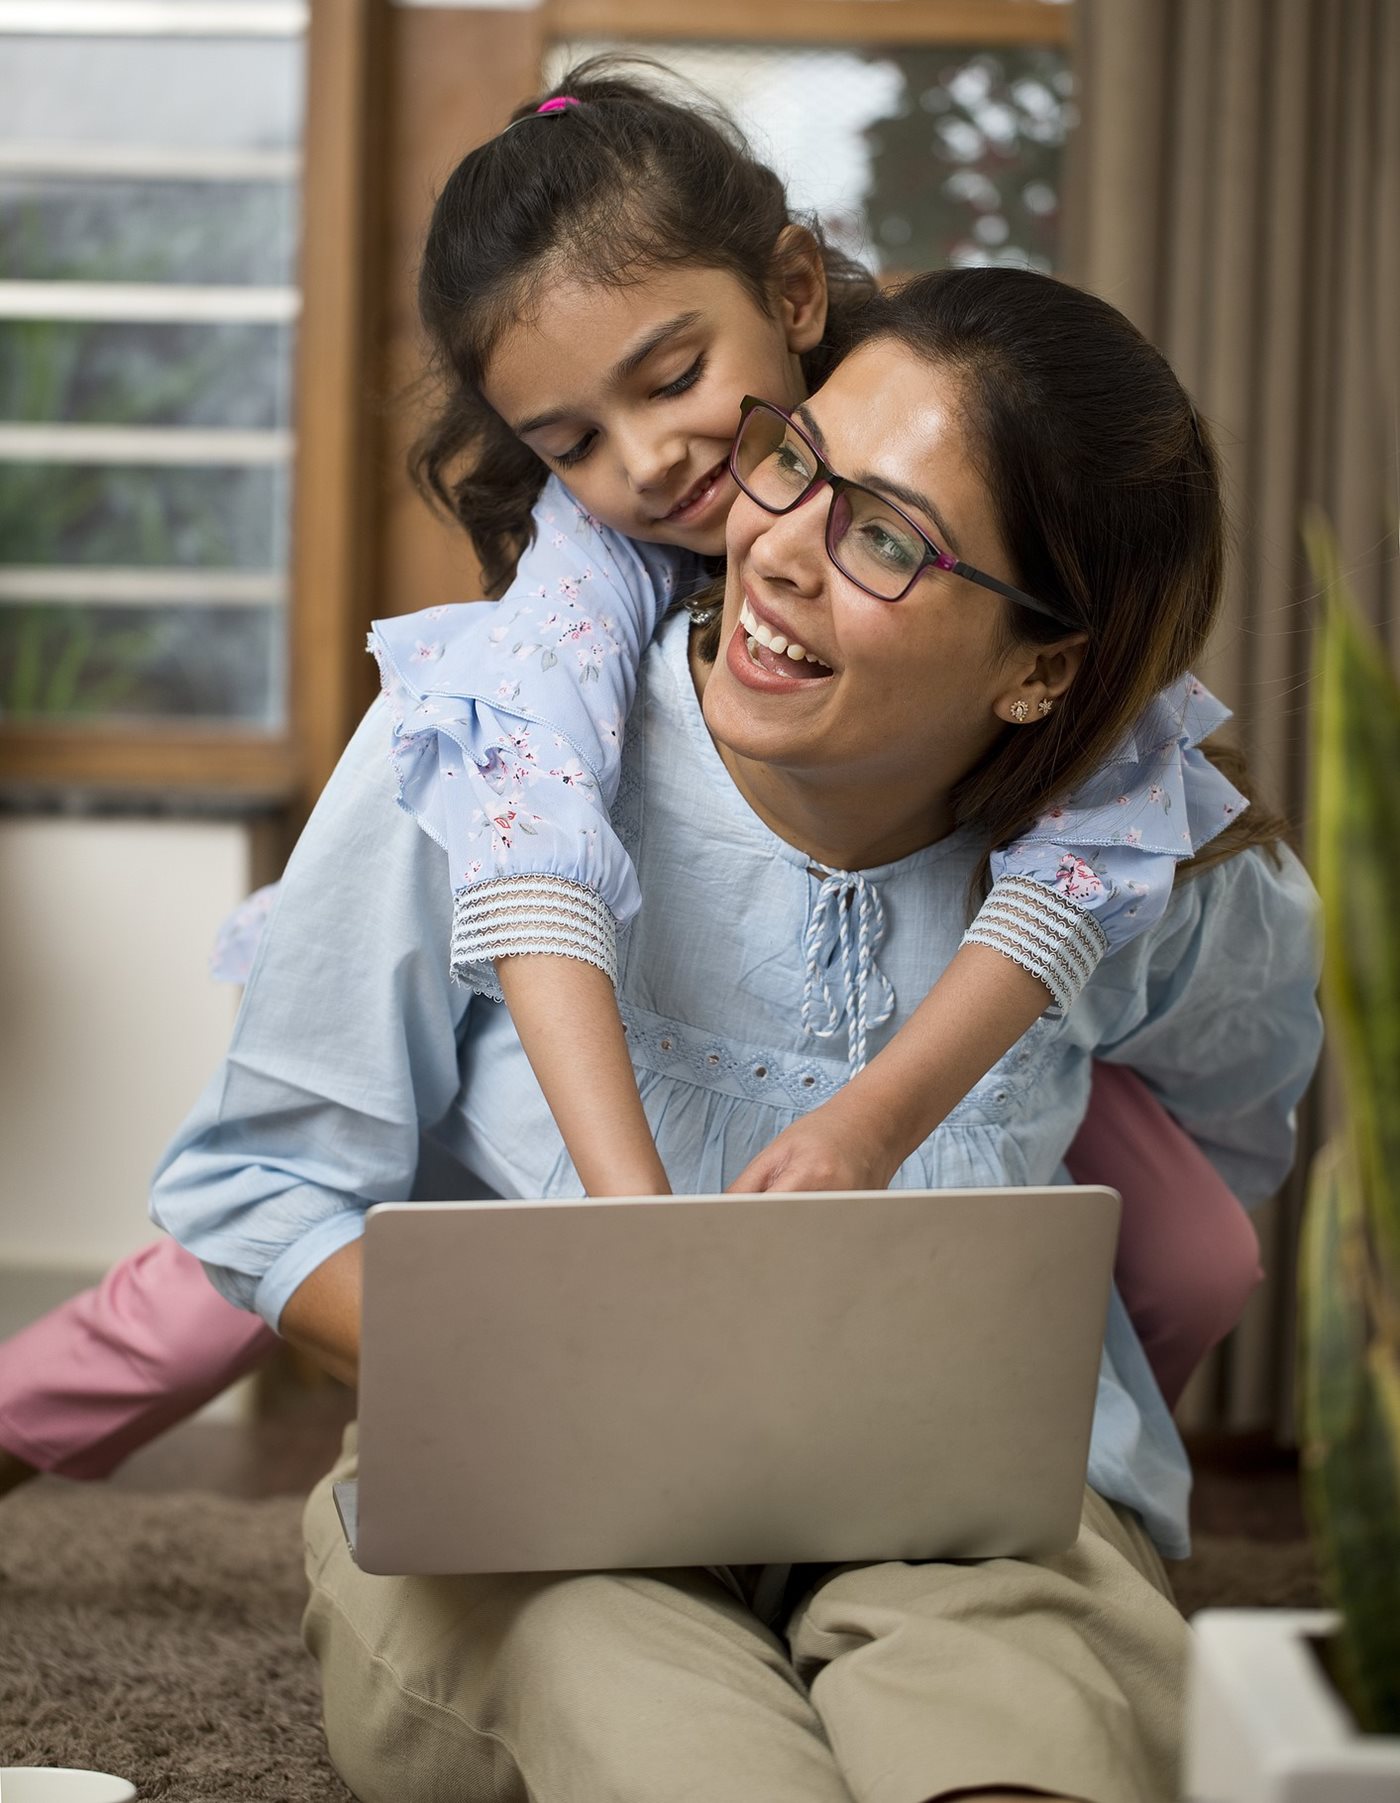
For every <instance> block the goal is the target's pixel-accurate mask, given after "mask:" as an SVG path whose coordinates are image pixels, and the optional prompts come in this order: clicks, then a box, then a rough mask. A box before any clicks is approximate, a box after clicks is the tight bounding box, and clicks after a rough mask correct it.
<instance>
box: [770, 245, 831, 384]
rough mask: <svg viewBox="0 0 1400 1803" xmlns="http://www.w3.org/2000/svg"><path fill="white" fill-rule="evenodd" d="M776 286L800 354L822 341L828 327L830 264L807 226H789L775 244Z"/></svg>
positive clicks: (791, 344)
mask: <svg viewBox="0 0 1400 1803" xmlns="http://www.w3.org/2000/svg"><path fill="white" fill-rule="evenodd" d="M773 287H774V300H775V303H776V307H777V313H778V318H779V320H780V321H781V322H782V327H783V333H784V336H785V337H786V339H787V347H788V349H789V350H790V351H792V352H793V353H794V355H796V356H799V357H800V356H801V355H802V353H803V352H804V351H810V350H811V349H812V348H813V347H814V346H815V345H818V344H820V343H821V341H822V333H823V332H825V330H826V305H827V291H826V264H825V262H824V261H823V260H822V251H821V246H820V245H819V244H818V243H817V241H816V239H815V238H814V237H813V236H812V234H811V232H809V231H808V230H807V228H806V226H804V225H785V226H784V227H783V229H782V231H780V232H779V233H778V241H777V243H776V244H775V245H774V246H773Z"/></svg>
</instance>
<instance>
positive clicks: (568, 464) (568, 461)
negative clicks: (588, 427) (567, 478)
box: [549, 432, 593, 470]
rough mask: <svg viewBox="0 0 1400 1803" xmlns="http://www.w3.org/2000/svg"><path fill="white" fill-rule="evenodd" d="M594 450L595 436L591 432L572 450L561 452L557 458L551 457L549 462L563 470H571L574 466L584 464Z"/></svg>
mask: <svg viewBox="0 0 1400 1803" xmlns="http://www.w3.org/2000/svg"><path fill="white" fill-rule="evenodd" d="M592 449H593V434H592V433H591V432H589V433H587V434H585V436H584V437H582V438H581V439H580V440H579V441H578V443H577V444H576V445H575V446H574V447H573V449H572V450H570V451H560V453H559V454H558V456H557V457H551V458H550V460H549V461H550V462H551V463H553V464H556V465H557V466H558V467H559V468H560V469H561V470H567V469H571V468H572V467H573V465H574V464H576V463H582V462H583V460H584V458H585V457H586V456H587V455H588V453H589V452H590V451H591V450H592Z"/></svg>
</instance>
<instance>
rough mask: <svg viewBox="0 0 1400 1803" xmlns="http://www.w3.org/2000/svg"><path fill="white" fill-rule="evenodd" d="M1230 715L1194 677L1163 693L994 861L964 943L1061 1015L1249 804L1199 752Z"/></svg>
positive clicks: (1154, 916)
mask: <svg viewBox="0 0 1400 1803" xmlns="http://www.w3.org/2000/svg"><path fill="white" fill-rule="evenodd" d="M1229 717H1230V710H1229V709H1228V708H1227V707H1225V706H1223V705H1222V704H1221V702H1219V701H1218V700H1217V699H1216V698H1215V696H1214V695H1212V694H1211V693H1210V691H1209V689H1207V688H1206V687H1205V686H1204V685H1203V684H1202V683H1200V682H1198V681H1197V680H1196V679H1195V677H1193V676H1189V675H1188V676H1184V677H1182V679H1181V680H1180V681H1179V682H1177V683H1174V684H1172V686H1171V687H1170V688H1167V689H1164V690H1163V691H1162V693H1161V694H1160V695H1158V696H1157V697H1156V698H1155V699H1154V700H1153V701H1152V702H1151V703H1150V704H1149V706H1148V707H1147V708H1146V710H1145V711H1144V712H1143V714H1142V715H1141V716H1140V718H1139V719H1138V721H1137V722H1136V724H1135V725H1134V727H1133V729H1132V731H1131V732H1129V733H1128V734H1126V735H1125V737H1124V738H1123V740H1122V741H1121V742H1120V744H1119V745H1118V747H1117V749H1116V750H1115V751H1114V753H1113V755H1112V756H1111V757H1110V758H1108V759H1107V760H1106V762H1105V763H1104V764H1102V765H1101V766H1100V768H1099V769H1098V770H1096V771H1095V772H1094V774H1093V776H1091V777H1090V778H1089V779H1088V780H1087V781H1086V782H1085V783H1084V784H1083V785H1082V786H1081V787H1080V788H1079V789H1077V790H1076V791H1075V792H1074V794H1072V795H1071V796H1069V797H1068V798H1067V799H1066V800H1065V801H1064V802H1063V803H1062V804H1061V805H1059V806H1056V807H1053V808H1051V809H1050V810H1049V811H1048V812H1047V813H1045V814H1043V815H1042V816H1041V817H1040V819H1039V820H1037V821H1036V822H1035V823H1034V825H1033V826H1032V827H1030V828H1029V830H1028V831H1026V832H1024V833H1022V835H1021V836H1020V838H1018V839H1017V840H1015V841H1014V843H1012V844H1010V845H1006V846H1003V847H1001V848H1000V849H999V850H997V851H996V852H994V853H993V854H992V860H991V871H992V878H993V882H992V890H991V893H990V895H989V896H988V897H987V899H986V901H985V902H984V903H983V905H982V909H981V912H980V913H979V914H978V916H977V918H976V920H975V921H974V922H973V923H972V926H971V927H970V928H969V929H968V932H967V935H966V937H965V939H964V941H963V943H964V944H972V945H985V946H990V947H991V948H992V949H993V950H994V951H999V952H1002V953H1004V955H1005V956H1006V957H1008V958H1011V959H1013V960H1014V961H1015V962H1016V963H1017V964H1020V965H1021V966H1022V967H1023V968H1024V969H1026V970H1028V971H1030V972H1031V974H1032V975H1033V976H1036V977H1038V978H1039V979H1040V980H1041V982H1042V983H1044V985H1045V987H1046V988H1047V989H1048V990H1049V992H1050V994H1051V996H1052V997H1053V1005H1052V1007H1051V1009H1050V1010H1049V1012H1050V1013H1052V1014H1061V1013H1063V1012H1064V1011H1065V1009H1067V1008H1068V1007H1069V1006H1070V1004H1071V1003H1072V1002H1073V1001H1074V998H1075V997H1076V996H1077V995H1078V993H1079V991H1080V990H1081V989H1082V988H1083V987H1084V984H1085V983H1086V982H1087V981H1088V980H1089V978H1090V976H1092V974H1093V972H1094V969H1095V967H1096V965H1097V964H1098V962H1099V960H1100V959H1101V958H1103V957H1104V956H1106V955H1107V954H1108V953H1110V952H1114V951H1117V950H1118V948H1119V947H1120V946H1123V945H1126V944H1127V943H1128V942H1129V941H1130V940H1133V939H1135V938H1136V937H1137V936H1138V935H1139V934H1140V933H1142V932H1144V931H1146V929H1147V928H1148V927H1150V926H1153V925H1155V924H1156V922H1157V921H1159V920H1160V919H1161V918H1162V915H1163V914H1164V913H1165V912H1166V907H1167V903H1168V901H1169V900H1170V899H1171V892H1172V884H1173V882H1174V880H1175V877H1176V867H1177V864H1178V863H1179V862H1180V861H1181V860H1182V859H1183V858H1190V857H1194V856H1195V854H1196V853H1197V852H1198V851H1199V850H1200V849H1201V847H1202V846H1204V845H1206V844H1208V843H1209V842H1210V840H1212V839H1213V838H1214V837H1215V835H1216V834H1217V833H1219V832H1222V831H1223V830H1224V829H1225V828H1226V827H1227V826H1229V824H1230V822H1231V821H1232V820H1234V819H1235V818H1236V816H1237V815H1239V814H1240V813H1242V812H1243V811H1244V809H1245V808H1246V807H1247V806H1248V805H1249V804H1248V801H1247V800H1246V798H1245V797H1244V796H1243V795H1242V794H1241V793H1240V791H1239V790H1238V789H1236V788H1235V787H1234V785H1233V784H1232V783H1230V782H1228V781H1227V780H1226V779H1225V777H1224V776H1222V775H1221V773H1220V772H1219V771H1218V770H1217V769H1216V768H1215V766H1214V765H1213V764H1212V763H1211V762H1210V760H1209V758H1207V757H1206V755H1205V753H1204V752H1203V751H1202V750H1201V749H1200V743H1201V741H1202V740H1203V739H1205V738H1207V737H1209V735H1210V734H1211V733H1213V732H1214V731H1215V730H1216V728H1217V727H1218V726H1220V725H1222V724H1223V722H1224V721H1226V720H1228V719H1229Z"/></svg>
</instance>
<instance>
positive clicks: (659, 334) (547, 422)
mask: <svg viewBox="0 0 1400 1803" xmlns="http://www.w3.org/2000/svg"><path fill="white" fill-rule="evenodd" d="M701 317H702V315H701V313H700V311H699V309H698V308H692V310H691V311H690V312H689V313H677V315H676V317H675V318H674V319H668V320H665V321H664V322H663V323H662V324H661V325H659V326H653V327H652V329H651V330H650V331H649V332H648V333H647V334H646V336H645V337H644V338H641V339H639V340H638V341H637V343H636V344H634V345H633V346H632V348H631V350H630V351H628V352H627V354H626V355H625V356H624V357H622V358H621V359H619V361H618V362H617V363H615V364H614V365H613V367H612V369H611V370H610V371H609V372H608V374H607V376H606V377H605V378H604V385H605V386H606V387H608V388H618V387H620V386H621V385H622V383H624V382H625V381H626V380H627V378H628V377H629V376H634V375H636V373H637V371H638V370H639V369H640V368H641V367H642V365H643V364H644V363H645V362H646V360H647V358H648V357H650V356H651V355H652V354H653V353H654V352H656V351H659V350H660V349H661V347H662V346H663V345H664V344H667V343H669V342H670V340H671V339H672V338H678V337H679V336H680V335H681V333H682V332H688V331H689V330H690V328H691V327H692V326H693V325H697V324H698V323H699V321H700V319H701ZM573 417H574V415H573V413H572V412H571V411H570V409H569V408H567V407H555V408H553V409H551V410H550V412H548V413H536V414H534V415H532V416H531V417H530V418H529V419H523V420H521V421H520V423H519V424H518V425H515V426H512V427H511V431H512V432H514V433H515V436H516V437H517V438H524V437H526V436H527V435H528V434H529V433H531V432H539V431H541V430H542V429H543V428H544V427H545V426H555V425H558V423H559V422H560V420H565V419H572V418H573Z"/></svg>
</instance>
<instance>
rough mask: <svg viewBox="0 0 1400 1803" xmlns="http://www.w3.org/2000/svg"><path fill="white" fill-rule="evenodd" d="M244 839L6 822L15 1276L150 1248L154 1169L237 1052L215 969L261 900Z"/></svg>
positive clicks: (8, 1123) (3, 1078) (3, 1208)
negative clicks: (213, 957)
mask: <svg viewBox="0 0 1400 1803" xmlns="http://www.w3.org/2000/svg"><path fill="white" fill-rule="evenodd" d="M249 861H250V853H249V835H248V831H247V829H246V828H245V827H243V826H240V825H238V824H237V823H232V822H214V823H207V824H206V823H199V824H194V823H190V822H188V821H150V820H140V821H133V820H82V819H75V820H66V819H52V818H29V817H25V816H10V817H8V818H3V819H0V1272H3V1271H5V1270H6V1269H7V1268H8V1269H10V1270H12V1271H13V1270H14V1269H15V1268H19V1267H23V1268H26V1269H30V1270H34V1269H39V1268H48V1269H49V1270H51V1271H54V1270H68V1271H72V1272H73V1273H75V1274H81V1275H82V1276H84V1277H89V1276H91V1275H92V1274H93V1273H95V1272H97V1271H99V1270H101V1269H103V1268H105V1266H106V1265H108V1264H109V1263H111V1262H112V1261H113V1260H114V1259H116V1258H118V1257H120V1256H122V1255H123V1254H125V1253H126V1252H129V1251H132V1250H133V1249H134V1248H135V1247H137V1246H139V1245H141V1244H143V1243H144V1242H145V1241H146V1240H148V1239H150V1238H151V1237H152V1236H153V1234H154V1233H155V1231H156V1229H155V1228H154V1227H153V1225H152V1224H151V1222H150V1220H149V1219H148V1217H147V1214H146V1192H147V1187H148V1185H149V1182H150V1175H151V1170H152V1167H153V1166H154V1164H155V1161H156V1159H157V1157H158V1156H159V1154H160V1152H161V1150H162V1148H163V1147H164V1145H165V1143H166V1141H167V1140H168V1139H169V1137H170V1135H171V1133H172V1132H173V1131H174V1129H175V1128H176V1127H177V1126H178V1125H179V1123H180V1120H181V1119H182V1118H183V1116H184V1114H185V1112H186V1111H187V1110H188V1108H189V1107H190V1105H191V1104H192V1103H193V1101H194V1100H195V1098H196V1096H197V1095H198V1094H199V1091H200V1089H201V1088H202V1087H203V1085H204V1083H205V1082H206V1080H207V1079H208V1077H209V1075H210V1073H211V1072H212V1071H213V1069H214V1066H215V1065H216V1063H217V1062H218V1060H219V1058H220V1057H221V1056H222V1055H223V1052H224V1049H225V1046H226V1044H227V1041H228V1035H229V1029H230V1027H231V1026H232V1024H233V1017H234V1013H235V1011H236V1008H237V1002H238V992H237V991H236V990H235V989H232V988H230V987H229V986H227V985H225V984H218V983H215V982H214V981H213V980H212V978H211V977H210V976H209V974H208V969H207V959H208V955H209V948H210V946H211V944H212V942H213V937H214V932H215V929H216V928H217V926H218V924H219V922H220V921H221V920H222V919H223V917H224V915H225V914H226V913H227V912H228V910H229V909H230V908H232V907H233V906H235V905H236V904H237V903H238V902H239V901H240V900H242V898H243V896H244V895H246V894H247V893H248V890H249V888H250V887H251V884H250V879H249Z"/></svg>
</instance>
